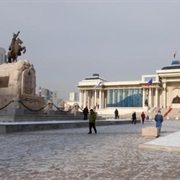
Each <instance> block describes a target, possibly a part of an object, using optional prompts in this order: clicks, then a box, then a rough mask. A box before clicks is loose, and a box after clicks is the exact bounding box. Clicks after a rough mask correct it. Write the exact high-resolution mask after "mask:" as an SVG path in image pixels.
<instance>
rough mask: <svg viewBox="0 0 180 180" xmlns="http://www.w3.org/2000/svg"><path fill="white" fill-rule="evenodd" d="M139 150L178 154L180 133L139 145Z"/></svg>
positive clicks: (179, 150)
mask: <svg viewBox="0 0 180 180" xmlns="http://www.w3.org/2000/svg"><path fill="white" fill-rule="evenodd" d="M139 148H145V149H154V150H163V151H178V152H180V131H177V132H174V133H171V134H169V135H167V136H164V137H159V138H157V139H154V140H152V141H150V142H146V143H144V144H140V145H139Z"/></svg>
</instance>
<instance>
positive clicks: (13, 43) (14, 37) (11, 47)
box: [9, 31, 20, 52]
mask: <svg viewBox="0 0 180 180" xmlns="http://www.w3.org/2000/svg"><path fill="white" fill-rule="evenodd" d="M19 33H20V31H18V32H17V34H15V33H14V34H13V38H12V40H11V45H10V46H9V51H11V52H12V51H13V48H14V45H15V42H16V38H17V37H18V35H19Z"/></svg>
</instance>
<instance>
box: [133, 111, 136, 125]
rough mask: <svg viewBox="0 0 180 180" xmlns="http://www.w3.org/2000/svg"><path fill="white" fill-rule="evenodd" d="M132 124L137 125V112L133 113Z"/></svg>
mask: <svg viewBox="0 0 180 180" xmlns="http://www.w3.org/2000/svg"><path fill="white" fill-rule="evenodd" d="M132 124H136V112H133V113H132Z"/></svg>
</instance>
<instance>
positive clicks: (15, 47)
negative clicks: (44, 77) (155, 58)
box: [7, 31, 26, 63]
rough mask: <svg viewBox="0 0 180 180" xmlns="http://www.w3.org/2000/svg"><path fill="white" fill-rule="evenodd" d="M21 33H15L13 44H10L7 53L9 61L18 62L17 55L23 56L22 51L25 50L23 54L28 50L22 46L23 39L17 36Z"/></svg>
mask: <svg viewBox="0 0 180 180" xmlns="http://www.w3.org/2000/svg"><path fill="white" fill-rule="evenodd" d="M19 33H20V31H19V32H18V33H17V34H13V38H12V41H11V45H10V46H9V52H8V54H7V57H8V62H9V63H11V62H17V57H18V56H21V52H23V54H24V53H25V52H26V47H25V46H21V45H22V43H23V41H22V40H21V39H19V38H17V37H18V35H19Z"/></svg>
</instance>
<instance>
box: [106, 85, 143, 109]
mask: <svg viewBox="0 0 180 180" xmlns="http://www.w3.org/2000/svg"><path fill="white" fill-rule="evenodd" d="M107 96H108V97H107V107H142V92H141V89H140V88H137V89H111V90H108V93H107Z"/></svg>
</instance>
